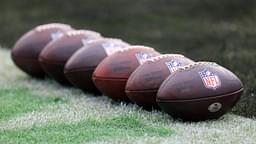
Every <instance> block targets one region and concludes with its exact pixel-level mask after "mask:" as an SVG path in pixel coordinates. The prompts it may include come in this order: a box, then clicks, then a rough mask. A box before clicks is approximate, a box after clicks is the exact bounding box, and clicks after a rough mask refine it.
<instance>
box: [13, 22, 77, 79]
mask: <svg viewBox="0 0 256 144" xmlns="http://www.w3.org/2000/svg"><path fill="white" fill-rule="evenodd" d="M70 30H72V28H71V26H69V25H66V24H60V23H51V24H45V25H40V26H37V27H35V28H34V29H32V30H30V31H28V32H27V33H25V34H24V35H23V36H21V38H20V39H19V40H18V41H17V42H16V43H15V45H14V47H13V49H12V51H11V57H12V60H13V62H14V63H15V64H16V65H17V67H19V68H20V69H21V70H22V71H24V72H25V73H27V74H28V75H30V76H32V77H36V78H43V77H44V76H45V73H44V71H43V70H42V68H41V67H40V64H39V62H38V57H39V54H40V52H41V51H42V50H43V48H44V47H45V46H46V45H47V44H48V43H49V42H51V41H53V40H56V39H58V38H60V37H62V36H63V35H64V33H65V32H67V31H70Z"/></svg>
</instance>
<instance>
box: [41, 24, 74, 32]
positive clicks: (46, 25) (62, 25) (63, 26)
mask: <svg viewBox="0 0 256 144" xmlns="http://www.w3.org/2000/svg"><path fill="white" fill-rule="evenodd" d="M53 28H63V29H65V28H71V26H70V25H67V24H60V23H51V24H45V25H40V26H37V27H36V31H38V32H41V31H45V30H49V29H53Z"/></svg>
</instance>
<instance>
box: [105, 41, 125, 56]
mask: <svg viewBox="0 0 256 144" xmlns="http://www.w3.org/2000/svg"><path fill="white" fill-rule="evenodd" d="M102 46H103V48H104V50H105V52H106V53H107V55H108V56H109V55H112V54H113V53H115V52H116V51H118V50H120V49H121V48H124V47H125V45H122V44H119V43H112V42H107V43H103V44H102Z"/></svg>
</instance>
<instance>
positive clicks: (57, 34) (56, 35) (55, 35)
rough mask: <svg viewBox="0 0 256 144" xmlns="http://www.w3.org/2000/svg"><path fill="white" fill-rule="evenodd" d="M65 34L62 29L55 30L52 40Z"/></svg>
mask: <svg viewBox="0 0 256 144" xmlns="http://www.w3.org/2000/svg"><path fill="white" fill-rule="evenodd" d="M63 35H64V34H63V33H62V32H60V31H57V32H54V33H52V34H51V37H52V40H56V39H59V38H61V37H62V36H63Z"/></svg>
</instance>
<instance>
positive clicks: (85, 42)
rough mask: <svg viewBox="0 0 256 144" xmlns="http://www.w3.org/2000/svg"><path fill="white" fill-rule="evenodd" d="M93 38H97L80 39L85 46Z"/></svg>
mask: <svg viewBox="0 0 256 144" xmlns="http://www.w3.org/2000/svg"><path fill="white" fill-rule="evenodd" d="M95 40H97V39H96V38H83V39H82V40H81V41H82V43H83V45H84V46H87V45H88V44H90V43H93V42H94V41H95Z"/></svg>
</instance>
